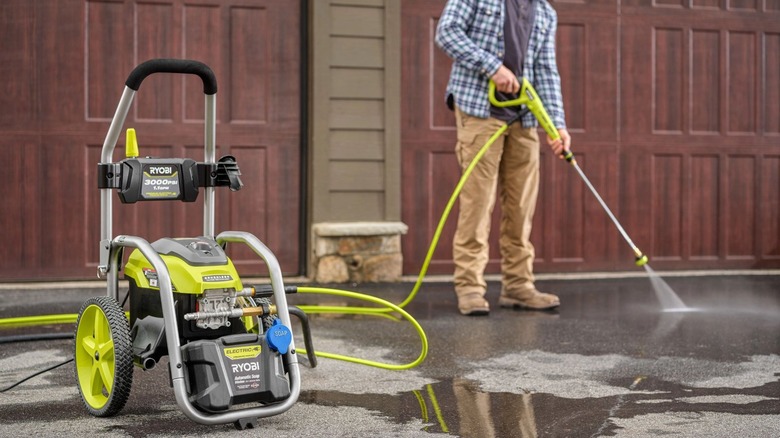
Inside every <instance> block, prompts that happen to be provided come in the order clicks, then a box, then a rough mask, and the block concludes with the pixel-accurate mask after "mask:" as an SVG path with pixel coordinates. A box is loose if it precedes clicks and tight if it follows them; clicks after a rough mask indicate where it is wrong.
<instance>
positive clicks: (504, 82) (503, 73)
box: [490, 65, 520, 93]
mask: <svg viewBox="0 0 780 438" xmlns="http://www.w3.org/2000/svg"><path fill="white" fill-rule="evenodd" d="M490 79H492V80H493V82H495V83H496V90H498V91H500V92H502V93H517V92H518V91H520V82H519V81H518V80H517V76H515V74H514V73H512V70H509V69H508V68H506V66H504V65H502V66H501V67H499V68H498V71H497V72H496V73H495V74H494V75H493V76H491V77H490Z"/></svg>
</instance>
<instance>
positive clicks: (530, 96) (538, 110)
mask: <svg viewBox="0 0 780 438" xmlns="http://www.w3.org/2000/svg"><path fill="white" fill-rule="evenodd" d="M488 99H489V100H490V103H491V104H493V105H494V106H497V107H521V106H525V107H526V108H527V109H528V110H529V111H531V113H532V114H533V115H534V116H535V117H536V119H537V120H538V121H539V125H541V127H542V129H544V130H545V132H547V135H548V136H550V138H551V139H553V140H558V139H560V138H561V136H560V134H559V133H558V128H556V127H555V123H553V121H552V118H550V115H549V114H548V113H547V110H546V109H545V108H544V104H543V103H542V99H540V98H539V95H538V94H537V93H536V90H534V87H532V86H531V83H530V82H528V79H526V78H522V81H521V84H520V93H519V96H518V98H517V99H512V100H505V101H499V100H498V99H497V98H496V84H495V82H493V80H490V83H489V85H488ZM521 117H522V113H520V112H518V115H517V116H516V117H515V118H514V119H512V120H511V121H510V122H509V123H507V124H506V125H504V126H503V127H502V128H501V129H499V132H497V133H496V134H497V135H494V137H493V138H491V140H488V144H487V146H489V145H490V144H492V143H493V142H494V141H495V139H496V138H498V136H500V135H501V134H503V132H504V131H506V130H507V128H508V127H509V125H511V124H512V123H514V122H515V121H517V120H519V119H520V118H521ZM562 156H563V158H564V159H565V160H566V161H567V162H569V163H570V164H571V165H572V167H574V169H575V170H576V171H577V173H578V174H579V175H580V177H581V178H582V180H583V181H584V182H585V185H587V186H588V188H589V189H590V191H591V192H592V193H593V195H594V196H595V197H596V200H598V201H599V204H601V207H602V208H603V209H604V211H605V212H606V213H607V215H608V216H609V218H610V219H612V222H613V223H614V224H615V226H616V227H617V229H618V231H619V232H620V234H621V235H622V236H623V239H625V241H626V243H628V245H629V246H630V247H631V250H632V251H634V255H635V256H636V259H635V264H636V265H637V266H644V265H646V264H647V262H648V259H647V256H646V255H644V254H643V253H642V251H640V250H639V248H637V246H636V245H634V242H633V241H632V240H631V238H630V237H628V233H626V230H624V229H623V227H622V226H621V225H620V222H618V220H617V218H615V215H614V214H612V211H611V210H610V209H609V207H607V204H606V203H605V202H604V200H603V199H601V196H599V193H598V192H597V191H596V189H595V188H594V187H593V184H591V183H590V180H589V179H588V177H587V176H585V173H584V172H583V171H582V169H581V168H580V166H579V165H578V164H577V160H575V159H574V153H572V152H571V151H566V150H564V151H563V153H562Z"/></svg>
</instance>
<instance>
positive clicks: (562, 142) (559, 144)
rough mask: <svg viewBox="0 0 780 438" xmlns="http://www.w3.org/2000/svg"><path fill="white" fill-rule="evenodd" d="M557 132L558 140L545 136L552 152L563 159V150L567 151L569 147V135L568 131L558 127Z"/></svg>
mask: <svg viewBox="0 0 780 438" xmlns="http://www.w3.org/2000/svg"><path fill="white" fill-rule="evenodd" d="M558 134H559V135H560V136H561V138H559V139H558V140H553V139H552V138H550V136H549V135H548V136H547V143H548V144H549V145H550V148H552V150H553V153H554V154H555V155H556V156H557V157H558V158H560V159H563V152H564V151H568V150H569V148H570V147H571V136H570V135H569V131H567V130H565V129H559V130H558Z"/></svg>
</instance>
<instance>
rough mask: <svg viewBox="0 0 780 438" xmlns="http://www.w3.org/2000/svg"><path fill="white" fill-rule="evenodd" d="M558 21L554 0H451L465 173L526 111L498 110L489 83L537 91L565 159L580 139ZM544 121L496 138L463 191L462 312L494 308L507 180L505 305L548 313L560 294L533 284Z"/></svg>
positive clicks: (443, 32) (511, 91)
mask: <svg viewBox="0 0 780 438" xmlns="http://www.w3.org/2000/svg"><path fill="white" fill-rule="evenodd" d="M557 23H558V18H557V14H556V13H555V10H554V9H553V8H552V6H550V4H549V3H548V2H547V0H448V1H447V4H446V6H445V7H444V11H443V12H442V15H441V18H440V20H439V24H438V26H437V28H436V45H437V46H438V47H440V48H441V49H442V50H443V51H444V52H445V53H446V54H447V55H448V56H449V57H450V58H452V59H453V61H454V62H453V66H452V71H451V73H450V79H449V83H448V84H447V93H446V94H447V96H446V97H447V99H446V100H447V105H448V106H449V107H450V109H453V110H454V111H455V120H456V124H457V135H458V140H457V143H456V147H455V152H456V156H457V159H458V162H459V164H460V166H461V169H462V170H465V169H466V167H468V165H469V163H470V162H471V160H472V158H473V157H474V156H475V155H476V154H477V152H478V151H479V150H480V149H481V148H482V146H484V144H485V143H486V142H487V140H488V139H489V138H490V137H491V136H492V135H493V134H494V133H495V132H496V131H497V130H498V129H499V128H500V127H501V126H503V124H504V123H505V122H506V121H508V120H510V119H511V118H512V116H514V115H515V114H516V112H517V111H518V110H519V108H497V107H493V106H491V105H490V103H489V100H488V81H489V80H490V79H492V80H493V81H494V82H495V84H496V89H497V90H498V91H499V92H500V93H497V94H498V95H499V96H498V97H499V100H506V99H515V98H517V92H518V91H519V89H520V80H519V79H518V77H520V78H522V77H525V78H527V79H528V81H529V82H530V83H531V84H532V86H533V87H534V88H535V89H536V91H537V92H538V94H539V97H540V98H541V100H542V102H543V103H544V105H545V108H546V109H547V112H548V113H549V114H550V117H551V118H552V120H553V122H554V123H555V125H556V127H557V128H558V131H559V133H560V137H561V138H560V139H559V140H555V141H553V140H552V139H550V138H549V137H548V139H547V141H548V143H549V145H550V146H551V148H552V150H553V152H554V153H555V154H556V155H558V156H560V155H561V153H563V152H564V151H568V150H569V147H570V143H571V138H570V136H569V133H568V132H567V131H566V122H565V119H564V111H563V101H562V98H561V86H560V76H559V74H558V67H557V65H556V61H555V32H556V28H557ZM537 124H538V123H537V121H536V119H535V118H534V116H533V114H531V113H528V114H526V115H525V116H524V117H523V118H522V124H520V123H514V124H513V125H512V126H510V127H509V129H508V130H507V131H506V132H505V133H504V135H503V136H502V137H501V138H499V139H498V140H496V142H495V143H494V144H493V145H492V146H491V147H490V148H489V149H488V150H487V152H486V153H485V155H483V157H482V159H481V160H480V162H479V164H478V165H477V166H476V167H475V168H474V170H473V172H472V174H471V175H470V177H469V179H468V180H467V181H466V183H465V185H464V186H463V190H462V191H461V193H460V198H459V201H460V214H459V216H458V225H457V230H456V232H455V238H454V241H453V260H454V262H455V293H456V295H457V297H458V310H459V311H460V313H461V314H463V315H486V314H488V313H489V312H490V306H489V304H488V302H487V301H486V300H485V291H486V289H487V284H486V282H485V279H484V270H485V267H486V265H487V262H488V236H489V234H490V217H491V215H492V211H493V206H494V205H495V193H496V187H497V186H498V189H499V194H500V199H501V209H502V212H503V215H502V217H501V229H500V237H499V244H500V250H501V271H502V287H501V296H500V298H499V301H498V303H499V305H500V306H501V307H512V308H523V309H530V310H547V309H552V308H555V307H558V306H559V305H560V300H559V299H558V297H557V296H555V295H552V294H548V293H542V292H539V291H538V290H537V289H536V286H535V285H534V275H533V261H534V247H533V245H532V244H531V242H530V235H531V223H532V221H533V215H534V210H535V208H536V197H537V193H538V191H539V137H538V134H537V131H536V126H537Z"/></svg>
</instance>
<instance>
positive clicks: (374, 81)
mask: <svg viewBox="0 0 780 438" xmlns="http://www.w3.org/2000/svg"><path fill="white" fill-rule="evenodd" d="M309 4H310V14H311V15H310V16H311V28H310V30H311V31H310V48H311V52H310V53H311V63H310V65H311V71H310V86H311V88H310V96H311V98H312V102H311V103H312V105H311V108H312V112H311V113H310V116H309V120H310V134H311V136H310V142H309V144H310V146H309V149H310V151H311V152H310V154H311V155H310V158H311V172H310V186H309V193H310V212H311V218H310V220H311V223H319V222H328V221H346V222H350V221H398V220H399V219H400V217H401V211H400V162H399V160H400V137H399V132H398V131H399V117H400V101H399V94H400V66H399V64H400V18H401V16H400V5H399V2H397V1H394V0H373V1H370V0H339V1H335V0H333V1H330V0H329V1H320V0H312V1H311V2H310V3H309Z"/></svg>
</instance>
